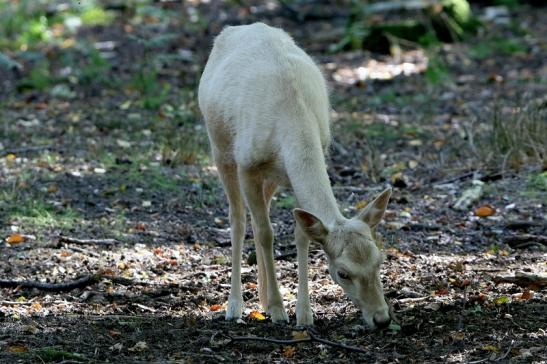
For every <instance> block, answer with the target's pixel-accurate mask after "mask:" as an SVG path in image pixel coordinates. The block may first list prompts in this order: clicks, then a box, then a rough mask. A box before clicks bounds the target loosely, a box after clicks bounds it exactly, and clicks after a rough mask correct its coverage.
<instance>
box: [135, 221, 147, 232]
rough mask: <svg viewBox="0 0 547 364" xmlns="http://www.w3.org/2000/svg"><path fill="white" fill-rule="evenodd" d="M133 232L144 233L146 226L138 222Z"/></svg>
mask: <svg viewBox="0 0 547 364" xmlns="http://www.w3.org/2000/svg"><path fill="white" fill-rule="evenodd" d="M135 230H138V231H145V230H146V225H144V224H143V223H142V222H138V223H137V224H136V225H135Z"/></svg>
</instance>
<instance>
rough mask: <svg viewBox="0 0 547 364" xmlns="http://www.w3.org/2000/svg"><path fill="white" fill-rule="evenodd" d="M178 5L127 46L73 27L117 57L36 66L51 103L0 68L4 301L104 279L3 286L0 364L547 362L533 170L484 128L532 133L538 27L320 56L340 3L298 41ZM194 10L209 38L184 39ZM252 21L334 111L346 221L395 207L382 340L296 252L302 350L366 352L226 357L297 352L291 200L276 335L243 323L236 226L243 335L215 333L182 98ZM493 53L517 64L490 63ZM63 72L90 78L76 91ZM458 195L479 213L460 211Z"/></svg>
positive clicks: (60, 59)
mask: <svg viewBox="0 0 547 364" xmlns="http://www.w3.org/2000/svg"><path fill="white" fill-rule="evenodd" d="M197 3H198V2H196V4H197ZM192 4H194V2H188V3H184V4H180V3H177V2H175V3H170V2H167V3H166V4H164V5H161V6H164V7H165V9H167V10H169V11H176V12H178V13H177V14H184V16H183V17H177V16H171V17H170V18H169V21H168V22H166V23H165V24H164V23H161V22H160V23H158V22H155V21H152V20H150V19H148V18H146V17H145V18H144V20H143V22H142V23H138V22H137V23H133V24H132V25H131V29H129V28H128V25H127V24H129V23H125V22H124V20H123V17H119V18H116V20H115V21H114V22H113V23H111V24H110V25H107V26H103V25H102V26H95V27H91V28H82V29H81V30H80V31H79V32H78V33H77V35H76V36H75V39H76V42H77V43H78V44H79V43H82V44H83V43H84V42H95V44H99V43H100V44H102V45H103V46H105V42H113V43H112V44H111V45H110V46H111V47H112V48H111V49H109V50H107V51H106V52H107V53H109V55H108V57H107V59H108V66H104V63H101V62H96V64H95V63H93V62H91V61H90V58H89V55H87V56H86V54H85V53H78V52H75V53H74V54H73V56H72V58H70V62H72V63H71V64H72V68H71V70H72V71H70V70H68V69H67V67H68V66H67V65H66V63H65V62H67V61H66V58H67V57H66V54H71V53H70V51H69V50H66V49H64V48H62V47H59V46H51V47H45V48H46V49H42V51H43V52H44V53H46V54H47V58H48V60H49V72H51V74H60V73H62V72H65V73H67V72H68V74H69V76H67V77H68V80H69V81H67V82H65V83H62V82H61V83H62V84H65V85H68V87H69V89H70V91H71V92H72V93H68V94H67V93H66V92H65V93H62V92H61V91H59V90H61V88H57V92H53V91H52V89H53V88H54V87H55V86H56V84H59V83H51V84H48V85H47V87H45V88H36V87H34V88H32V87H31V88H28V87H21V84H22V83H21V77H26V78H23V80H33V78H32V77H31V76H29V75H28V74H27V75H23V76H21V75H19V76H18V75H15V74H11V73H8V72H7V71H5V70H3V71H1V72H3V73H0V76H1V77H2V80H3V81H2V82H3V83H2V86H3V87H2V91H1V92H0V97H2V99H0V100H1V101H0V105H1V107H2V112H1V113H0V133H1V135H2V137H1V139H0V154H1V155H0V236H1V237H2V239H5V242H4V243H2V245H0V256H1V259H0V283H2V284H3V287H5V286H6V285H7V283H6V282H8V281H17V282H22V281H34V282H41V283H60V282H71V281H73V280H75V279H78V278H80V277H84V276H89V275H95V274H99V273H100V274H101V276H100V277H98V276H94V277H95V278H96V279H95V280H94V281H93V282H91V283H90V284H86V285H85V287H79V288H75V289H72V290H68V291H59V290H56V289H53V290H49V291H48V290H44V289H40V288H30V287H25V286H24V285H21V284H15V285H14V287H10V288H0V362H3V363H16V362H17V363H34V362H37V363H41V362H63V363H75V362H89V363H103V362H114V363H126V362H127V363H129V362H131V363H140V362H157V363H176V362H184V363H186V362H189V363H194V362H196V363H204V362H213V363H216V362H299V363H300V362H302V363H306V362H314V363H315V362H348V363H349V362H351V363H353V362H381V363H392V362H403V363H407V362H419V363H421V362H427V363H441V362H442V363H461V362H466V363H479V362H511V363H542V362H546V361H547V345H546V344H547V333H546V330H547V296H546V292H545V280H544V277H545V275H546V273H547V259H546V258H547V255H546V253H545V241H546V240H547V239H546V226H547V211H546V201H547V176H546V174H545V167H546V166H547V164H546V162H545V161H546V160H545V157H546V156H545V155H543V159H541V158H538V156H537V155H536V156H535V157H534V155H533V153H532V154H530V153H528V152H527V151H526V150H525V149H524V148H525V146H523V145H520V146H519V148H520V147H522V148H523V149H522V150H520V149H518V150H516V153H510V152H507V151H506V153H504V151H503V143H505V142H506V140H507V138H509V137H508V136H507V135H509V136H511V135H520V134H519V133H520V131H519V130H520V129H519V130H517V129H511V128H510V127H506V128H505V129H504V127H503V126H502V127H501V129H500V126H499V124H496V121H499V120H501V121H502V124H503V123H504V122H505V123H507V124H506V125H522V123H531V124H533V125H536V126H534V127H535V128H537V129H534V130H536V131H537V132H543V131H545V130H546V129H545V124H546V120H547V119H545V116H546V114H547V99H545V95H546V94H547V93H546V92H547V64H546V60H547V39H546V37H545V34H547V22H546V20H547V18H546V13H545V11H544V10H545V8H532V7H526V6H522V7H518V8H515V9H511V11H510V17H511V22H510V23H504V22H500V23H496V22H495V21H486V22H485V24H484V27H483V28H482V30H481V31H480V32H479V33H478V34H477V35H475V36H473V37H472V38H471V39H470V40H467V41H465V42H462V43H454V44H445V45H441V46H439V47H438V48H436V49H434V50H427V51H426V50H421V49H419V48H412V47H410V48H409V49H406V48H403V49H402V50H401V52H400V53H397V54H395V55H389V56H387V55H378V54H372V53H369V52H366V51H351V52H350V51H344V52H339V53H329V52H327V49H328V47H329V45H330V44H331V43H332V40H331V39H330V38H329V34H331V33H332V32H331V31H332V30H333V29H337V28H338V27H340V26H342V27H343V26H344V24H345V18H344V17H343V16H344V14H346V12H344V10H343V9H341V8H340V7H337V6H332V8H328V7H326V8H325V9H327V10H325V13H329V11H330V14H336V16H333V17H332V18H330V19H322V17H320V16H318V17H317V19H315V18H312V19H310V20H306V21H305V22H304V23H298V22H297V21H295V20H293V19H290V17H288V16H287V14H285V13H284V12H283V11H282V10H279V9H276V8H273V9H270V8H268V7H265V6H262V5H260V4H261V3H256V4H255V5H257V6H255V7H252V6H243V5H241V6H236V5H228V4H225V3H218V2H211V4H205V3H201V4H199V5H192ZM156 6H158V7H160V5H157V4H156ZM191 9H194V10H191ZM167 10H166V11H167ZM115 11H117V10H115ZM195 11H198V12H199V13H200V14H202V16H203V17H204V19H205V23H206V26H201V27H198V25H196V24H197V23H196V24H194V23H192V22H189V21H187V19H190V18H191V14H194V13H193V12H195ZM474 11H475V12H476V13H477V14H478V15H480V14H483V12H484V11H485V10H484V8H474ZM147 19H148V20H147ZM255 20H261V21H264V22H267V23H269V24H272V25H276V26H281V27H283V28H285V29H286V30H287V31H289V32H290V33H291V34H292V35H293V36H294V37H295V39H296V40H297V42H298V43H299V44H300V45H301V46H302V47H303V48H304V49H306V50H307V51H309V52H310V53H311V54H312V55H313V56H314V58H315V59H316V60H317V62H318V63H319V64H320V65H321V67H322V69H323V70H324V72H325V75H326V77H327V80H328V82H329V85H330V87H331V99H332V104H333V112H332V122H333V124H332V128H333V136H334V144H333V146H332V148H331V153H330V156H329V175H330V177H331V182H332V185H333V190H334V192H335V195H336V197H337V199H338V201H339V204H340V207H341V208H342V210H343V211H344V214H346V215H347V216H351V215H353V214H355V213H356V211H357V210H358V209H359V208H362V207H363V206H364V205H365V204H366V201H368V200H370V198H371V197H373V196H374V195H375V194H376V193H378V192H379V191H381V190H382V189H383V188H385V187H386V186H387V185H391V186H393V188H394V193H393V197H392V201H391V202H390V204H389V207H388V211H387V213H386V216H385V219H384V222H383V223H382V225H381V226H380V228H379V233H380V235H381V241H382V244H383V246H384V251H385V253H386V261H385V263H384V265H383V268H382V280H383V282H384V289H385V292H386V298H387V299H388V301H389V302H390V305H391V306H392V311H393V313H394V317H395V323H394V324H392V325H391V326H390V327H389V328H388V329H387V330H384V331H372V330H370V329H368V328H367V327H366V326H365V324H364V322H362V320H361V318H360V313H359V312H358V311H357V309H356V308H355V307H354V306H353V304H352V303H351V302H350V301H349V300H348V299H347V298H345V297H344V295H343V292H342V291H341V288H339V287H338V286H337V285H335V284H334V282H333V281H332V280H331V279H330V277H329V276H328V273H327V265H326V259H325V256H324V254H323V252H322V251H321V250H320V247H319V246H316V245H312V248H311V252H310V268H309V277H310V292H311V300H312V307H313V310H314V314H315V327H314V329H313V335H314V337H318V338H322V339H326V340H329V341H330V342H333V343H336V344H345V345H350V346H353V347H357V348H360V349H362V350H364V351H365V352H366V353H358V352H351V351H350V350H346V349H344V348H341V347H340V346H333V345H330V344H327V343H321V342H318V341H312V342H306V343H296V344H295V343H293V344H285V345H283V344H277V343H267V342H259V341H237V340H236V341H234V340H231V339H230V338H233V337H236V336H245V337H259V338H271V339H281V340H293V339H295V338H299V337H301V334H300V333H299V331H298V330H297V328H296V327H295V325H296V319H295V314H294V311H295V304H296V287H297V280H296V268H297V264H296V250H295V247H294V245H293V244H292V242H291V240H292V231H293V225H294V222H293V219H292V214H291V210H292V207H294V198H293V197H292V195H291V193H290V191H287V190H281V191H280V192H278V194H277V196H276V198H275V201H274V204H273V206H272V222H273V223H274V230H275V234H276V247H275V254H276V263H277V269H278V278H279V281H280V284H281V286H282V294H283V296H284V300H285V304H286V308H287V309H288V311H289V316H290V320H291V322H290V324H288V325H278V324H273V323H272V322H271V321H270V320H269V319H268V318H267V317H265V318H264V317H262V316H261V315H257V311H258V312H259V313H263V312H262V311H261V307H260V306H259V304H258V292H257V288H256V265H254V264H253V263H254V262H253V254H254V253H253V251H254V246H253V241H252V233H251V231H250V227H248V233H247V236H246V242H245V246H244V252H243V254H244V262H245V263H244V266H243V273H242V276H243V287H244V293H243V295H244V300H245V311H244V319H243V322H239V323H235V322H227V321H225V320H224V318H223V314H224V313H223V310H224V309H225V307H226V301H227V297H228V292H229V287H230V285H229V283H230V242H229V224H228V221H227V203H226V200H225V197H224V194H223V192H222V188H221V186H220V183H219V181H218V178H217V175H216V171H215V168H214V166H213V165H212V164H211V161H210V158H209V155H208V146H207V138H206V135H205V131H204V127H203V124H202V121H201V117H200V114H199V110H198V108H197V104H196V102H197V101H196V87H197V82H198V80H199V75H200V73H201V70H202V68H203V65H204V64H205V61H206V58H207V55H208V51H209V47H210V44H211V41H212V37H213V36H214V35H215V34H217V33H218V31H219V30H220V29H221V28H222V26H223V25H225V24H238V23H247V22H252V21H255ZM129 30H131V31H129ZM162 32H163V33H169V34H174V36H173V37H172V39H168V40H166V42H165V43H161V44H160V45H158V46H155V45H151V46H150V47H149V49H148V48H147V47H148V45H143V44H144V43H143V41H141V42H140V43H139V41H136V40H135V39H136V38H135V37H136V36H138V37H141V38H142V39H154V38H153V37H154V36H157V35H158V34H162ZM507 39H509V40H511V42H513V43H511V44H513V45H515V47H513V48H511V47H506V46H503V44H506V43H504V42H506V40H507ZM500 44H502V45H500ZM160 55H167V56H169V55H171V56H173V57H171V58H168V57H165V59H164V58H160ZM438 59H442V60H443V64H442V66H438V67H437V66H435V64H436V63H435V62H436V61H435V60H438ZM21 62H23V61H21ZM25 62H26V61H25ZM29 62H30V61H29ZM151 62H153V63H154V64H156V63H159V64H157V65H156V66H155V67H156V68H155V70H156V71H157V74H156V73H154V74H155V76H154V77H155V78H154V79H152V80H150V79H148V81H145V82H144V84H145V87H144V88H141V89H139V86H138V84H137V86H135V85H136V83H135V82H133V81H132V80H133V79H134V76H135V75H141V76H142V75H146V74H149V72H150V70H149V67H151V66H150V63H151ZM426 64H429V70H430V71H426V69H425V67H426V66H425V65H426ZM25 65H27V66H29V67H30V66H31V65H32V63H31V62H30V63H29V64H25ZM77 70H87V71H88V73H87V74H86V75H87V76H86V77H88V79H87V80H88V81H86V82H85V83H84V82H83V81H82V79H85V78H83V76H82V74H81V73H78V74H76V73H74V72H76V71H77ZM404 70H407V71H404ZM431 70H433V71H431ZM70 72H73V73H70ZM363 72H366V73H367V74H368V75H369V77H368V78H363V77H361V76H360V75H362V74H363ZM71 76H74V77H78V80H79V81H77V82H76V81H75V82H72V81H70V77H71ZM141 78H142V77H141ZM89 79H90V80H89ZM28 82H30V81H27V83H28ZM33 82H35V81H33ZM146 85H148V86H146ZM158 85H159V86H158ZM146 87H149V88H151V89H152V92H150V93H149V92H147V91H146ZM155 87H157V88H155ZM139 90H140V91H139ZM143 90H144V91H143ZM163 90H167V91H166V95H165V97H164V98H163V99H161V100H160V101H159V103H160V104H161V105H159V106H158V107H154V104H155V102H156V101H157V100H156V98H155V97H156V96H158V95H157V94H158V93H159V94H161V93H162V92H163ZM514 120H517V124H510V123H511V122H512V121H514ZM518 123H521V124H518ZM500 130H501V132H503V133H505V134H503V133H502V134H503V135H505V136H503V135H502V136H500V133H501V132H500ZM494 131H497V133H498V134H496V133H495V132H494ZM534 138H535V139H534ZM534 138H527V139H526V138H525V139H523V140H524V141H530V140H532V139H534V140H540V143H541V140H542V143H543V144H542V145H534V146H533V147H534V148H535V149H534V150H541V148H543V151H545V134H544V137H543V138H541V136H539V138H538V135H537V134H536V135H535V136H534ZM523 143H524V142H523ZM517 144H518V143H517ZM513 148H517V147H515V146H514V145H513ZM532 149H533V148H532ZM540 157H541V156H540ZM477 181H480V182H477ZM481 182H482V185H480V187H477V184H478V183H481ZM473 188H480V189H481V195H480V197H478V198H477V199H475V200H473V201H472V202H470V203H469V204H468V205H467V206H465V207H464V208H463V209H461V210H458V209H455V208H454V204H455V203H456V202H457V201H458V199H460V197H462V195H464V194H465V193H466V191H467V192H469V191H470V190H471V189H473ZM77 239H80V240H77ZM81 239H97V240H98V241H95V242H87V243H86V242H85V241H83V242H82V241H81ZM104 239H114V240H104ZM538 277H539V280H538V279H537V278H538ZM542 277H543V278H542ZM527 279H528V280H527ZM542 279H543V280H542Z"/></svg>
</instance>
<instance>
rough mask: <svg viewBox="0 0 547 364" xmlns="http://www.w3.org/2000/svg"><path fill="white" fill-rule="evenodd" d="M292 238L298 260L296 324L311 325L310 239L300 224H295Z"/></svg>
mask: <svg viewBox="0 0 547 364" xmlns="http://www.w3.org/2000/svg"><path fill="white" fill-rule="evenodd" d="M294 238H295V243H296V253H297V260H298V297H297V301H296V324H297V325H298V326H311V325H313V314H312V311H311V305H310V294H309V290H308V249H309V246H310V241H309V239H308V237H307V236H306V234H305V233H304V231H303V230H302V228H300V225H298V224H295V227H294Z"/></svg>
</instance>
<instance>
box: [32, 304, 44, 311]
mask: <svg viewBox="0 0 547 364" xmlns="http://www.w3.org/2000/svg"><path fill="white" fill-rule="evenodd" d="M31 307H32V308H33V309H34V310H36V311H40V310H41V309H42V305H41V304H40V302H33V303H32V305H31Z"/></svg>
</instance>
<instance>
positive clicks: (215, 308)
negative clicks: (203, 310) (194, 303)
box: [209, 304, 222, 312]
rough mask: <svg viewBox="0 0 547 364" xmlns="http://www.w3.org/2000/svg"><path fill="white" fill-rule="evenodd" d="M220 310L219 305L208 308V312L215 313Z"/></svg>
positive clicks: (220, 306)
mask: <svg viewBox="0 0 547 364" xmlns="http://www.w3.org/2000/svg"><path fill="white" fill-rule="evenodd" d="M220 310H222V305H219V304H215V305H211V306H210V307H209V311H213V312H216V311H220Z"/></svg>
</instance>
